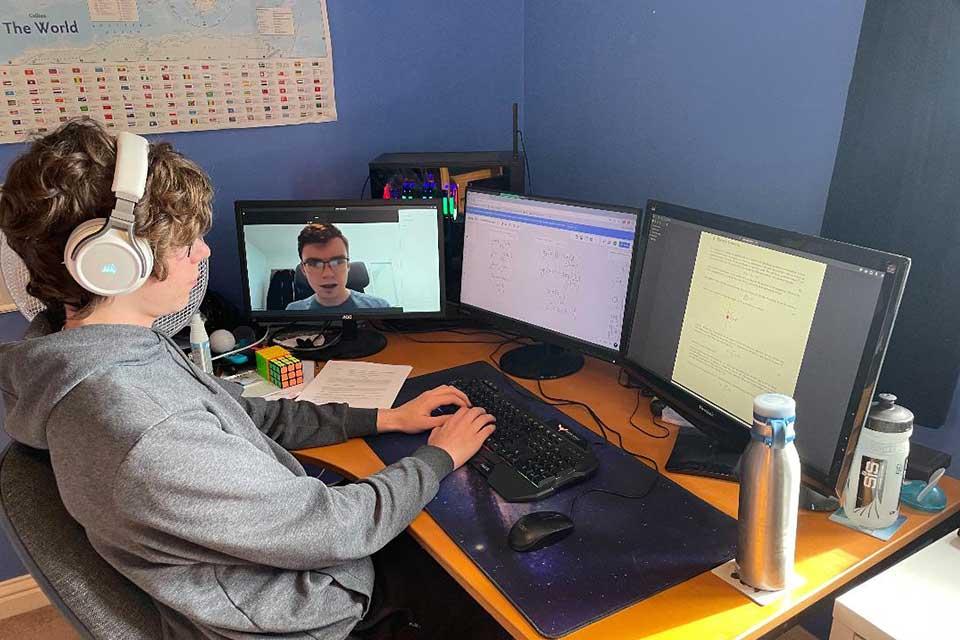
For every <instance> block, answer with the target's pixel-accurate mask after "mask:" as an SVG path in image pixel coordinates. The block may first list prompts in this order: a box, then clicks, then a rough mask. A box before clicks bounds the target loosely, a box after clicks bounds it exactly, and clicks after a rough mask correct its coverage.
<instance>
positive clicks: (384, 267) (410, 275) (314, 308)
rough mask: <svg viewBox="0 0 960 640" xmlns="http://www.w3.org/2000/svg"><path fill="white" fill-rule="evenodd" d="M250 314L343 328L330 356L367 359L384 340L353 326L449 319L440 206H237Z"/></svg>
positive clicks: (385, 202) (270, 203) (256, 203)
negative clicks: (372, 321) (397, 320)
mask: <svg viewBox="0 0 960 640" xmlns="http://www.w3.org/2000/svg"><path fill="white" fill-rule="evenodd" d="M235 208H236V223H237V235H238V246H239V252H240V263H241V266H242V267H241V277H242V284H243V297H244V304H245V311H246V313H247V315H248V316H249V317H250V318H251V319H252V320H254V321H257V322H267V323H283V322H292V323H301V324H313V325H322V324H323V323H327V322H330V321H334V320H338V321H341V322H342V323H343V332H342V333H341V335H340V337H339V338H338V339H339V340H340V341H341V342H340V344H338V345H336V347H335V348H333V347H331V348H327V349H324V351H323V353H324V357H340V358H349V357H363V356H366V355H371V354H373V353H376V352H377V351H379V350H380V349H382V348H383V347H384V346H385V344H386V339H385V338H384V337H383V335H381V334H380V333H379V332H376V331H373V330H371V329H358V328H357V325H356V321H357V320H365V319H366V320H369V319H392V318H429V317H440V316H441V315H442V314H443V302H444V271H443V226H442V214H441V209H440V202H439V201H429V200H416V201H407V202H405V201H397V200H313V201H300V200H296V201H295V200H271V201H266V200H241V201H237V202H236V206H235Z"/></svg>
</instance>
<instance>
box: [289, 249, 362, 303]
mask: <svg viewBox="0 0 960 640" xmlns="http://www.w3.org/2000/svg"><path fill="white" fill-rule="evenodd" d="M300 260H301V262H302V263H303V273H304V274H305V275H306V276H307V281H308V282H309V283H310V287H311V288H312V289H313V292H314V293H315V294H316V297H317V301H318V302H319V303H320V304H322V305H325V306H328V307H333V306H336V305H338V304H342V303H344V302H345V301H346V300H347V298H348V297H350V292H349V291H347V273H348V272H349V270H350V262H349V256H348V255H347V245H345V244H344V242H343V240H341V239H340V238H333V239H332V240H330V241H328V242H324V243H323V244H308V245H304V247H303V254H302V255H301V256H300Z"/></svg>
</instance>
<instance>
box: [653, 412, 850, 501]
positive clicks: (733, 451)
mask: <svg viewBox="0 0 960 640" xmlns="http://www.w3.org/2000/svg"><path fill="white" fill-rule="evenodd" d="M742 453H743V451H742V450H741V449H737V448H730V447H725V446H724V445H722V444H721V443H719V442H718V441H716V440H714V439H713V438H710V437H709V436H707V435H705V434H704V433H702V432H701V431H699V430H698V429H696V428H694V427H688V426H681V427H680V430H679V432H678V433H677V441H676V443H675V444H674V446H673V451H672V452H671V453H670V459H669V460H667V471H672V472H675V473H689V474H691V475H698V476H707V477H711V478H721V479H724V480H732V481H734V482H736V481H737V477H738V476H739V472H740V469H739V462H740V454H742ZM800 508H801V509H805V510H806V511H836V510H837V509H839V508H840V502H839V501H838V500H837V499H836V498H835V497H833V496H825V495H823V494H822V493H820V492H818V491H817V490H816V489H813V488H811V487H809V486H807V485H806V484H803V482H801V483H800Z"/></svg>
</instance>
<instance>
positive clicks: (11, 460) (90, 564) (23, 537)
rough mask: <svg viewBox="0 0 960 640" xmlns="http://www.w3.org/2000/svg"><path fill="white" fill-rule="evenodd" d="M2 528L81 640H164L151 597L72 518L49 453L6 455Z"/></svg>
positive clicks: (1, 467)
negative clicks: (107, 558) (106, 557)
mask: <svg viewBox="0 0 960 640" xmlns="http://www.w3.org/2000/svg"><path fill="white" fill-rule="evenodd" d="M0 524H2V525H3V528H4V530H5V531H6V533H7V536H8V537H9V538H10V542H11V543H12V544H13V547H14V549H15V550H16V552H17V555H18V556H20V560H21V561H22V562H23V564H24V566H25V567H26V568H27V571H29V572H30V575H32V576H33V578H34V579H35V580H36V581H37V584H38V585H40V588H41V589H42V590H43V592H44V594H46V596H47V598H48V599H49V600H50V602H51V603H52V604H53V605H54V606H56V607H57V609H59V610H60V613H62V614H63V616H64V617H65V618H66V619H67V620H68V621H70V624H72V625H73V627H74V628H75V629H76V630H77V632H78V633H79V634H80V635H81V637H83V638H86V639H92V640H159V639H160V638H161V637H162V634H161V623H160V614H159V613H158V612H157V608H156V607H155V606H154V604H153V601H152V600H151V599H150V596H148V595H147V594H146V593H144V592H143V591H142V590H141V589H140V588H139V587H137V586H136V585H135V584H133V583H132V582H130V581H129V580H127V579H126V578H125V577H123V576H122V575H120V573H118V572H117V570H116V569H114V568H113V567H111V566H110V565H109V564H107V562H106V561H105V560H104V559H103V558H101V557H100V555H99V554H98V553H97V552H96V551H95V550H94V548H93V547H92V546H91V545H90V542H89V541H88V540H87V534H86V532H84V530H83V527H81V526H80V525H79V524H78V523H77V522H76V521H75V520H74V519H73V518H72V517H70V514H69V513H67V510H66V508H64V506H63V502H62V501H61V500H60V492H59V491H58V490H57V483H56V480H55V479H54V477H53V468H52V467H51V466H50V457H49V455H48V454H47V452H45V451H39V450H37V449H31V448H30V447H26V446H24V445H22V444H18V443H13V444H11V445H10V446H8V447H7V448H6V450H5V451H4V452H3V454H2V457H0Z"/></svg>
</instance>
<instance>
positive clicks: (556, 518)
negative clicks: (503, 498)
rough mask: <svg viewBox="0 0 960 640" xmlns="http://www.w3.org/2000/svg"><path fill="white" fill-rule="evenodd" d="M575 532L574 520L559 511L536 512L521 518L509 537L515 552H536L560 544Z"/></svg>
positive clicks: (509, 543)
mask: <svg viewBox="0 0 960 640" xmlns="http://www.w3.org/2000/svg"><path fill="white" fill-rule="evenodd" d="M572 531H573V520H571V519H570V518H569V517H567V515H566V514H563V513H560V512H559V511H534V512H533V513H528V514H527V515H525V516H521V517H520V518H519V519H518V520H517V521H516V522H514V523H513V526H512V527H510V534H509V535H508V536H507V544H508V545H510V548H511V549H513V550H514V551H536V550H537V549H543V548H544V547H549V546H550V545H552V544H554V543H556V542H560V541H561V540H563V539H564V538H566V537H567V536H568V535H570V533H571V532H572Z"/></svg>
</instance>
